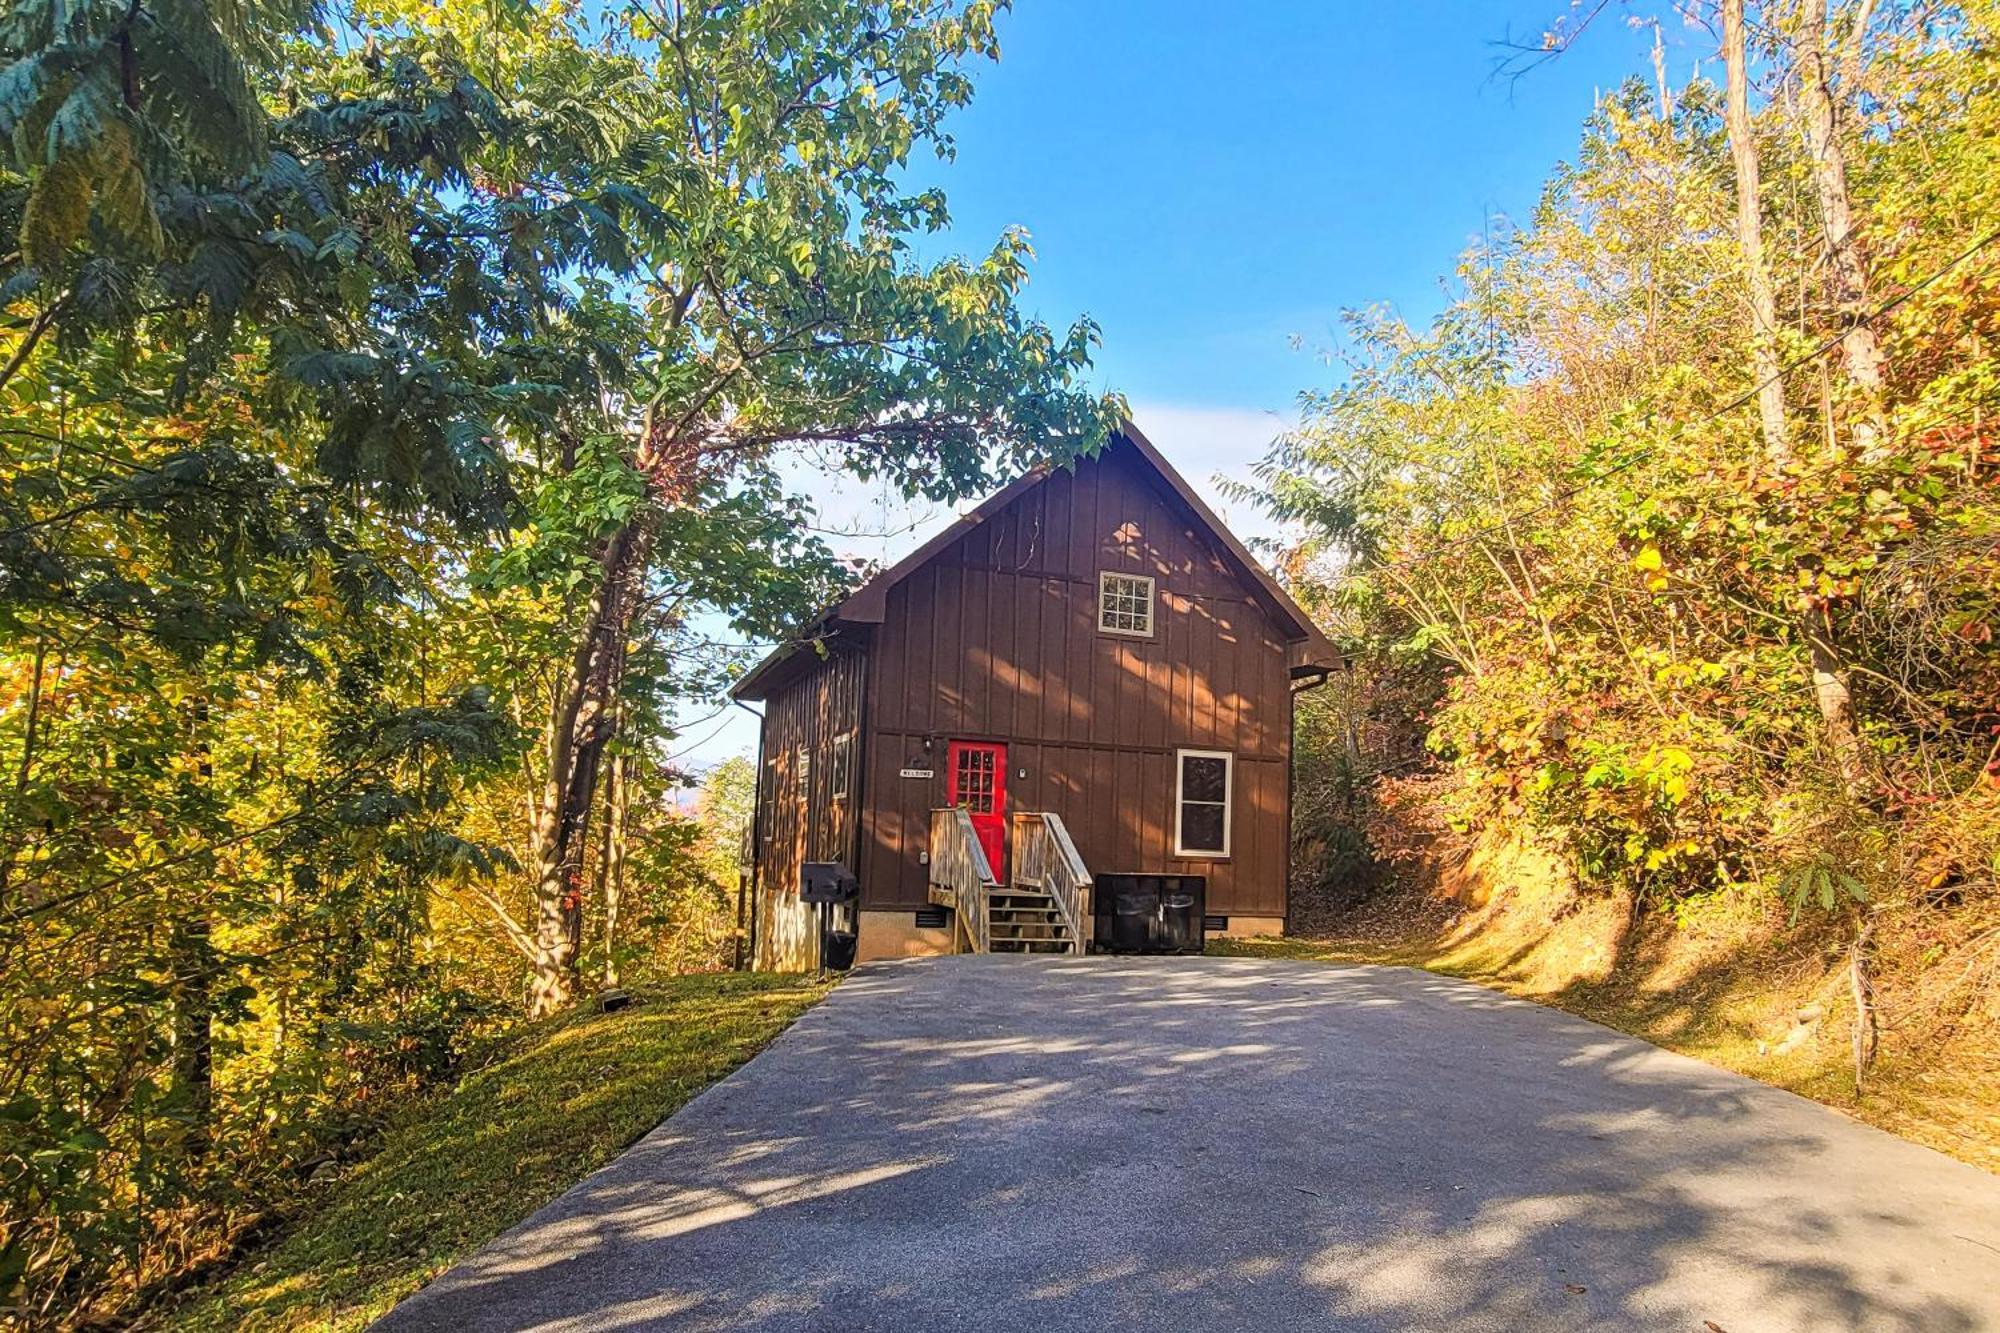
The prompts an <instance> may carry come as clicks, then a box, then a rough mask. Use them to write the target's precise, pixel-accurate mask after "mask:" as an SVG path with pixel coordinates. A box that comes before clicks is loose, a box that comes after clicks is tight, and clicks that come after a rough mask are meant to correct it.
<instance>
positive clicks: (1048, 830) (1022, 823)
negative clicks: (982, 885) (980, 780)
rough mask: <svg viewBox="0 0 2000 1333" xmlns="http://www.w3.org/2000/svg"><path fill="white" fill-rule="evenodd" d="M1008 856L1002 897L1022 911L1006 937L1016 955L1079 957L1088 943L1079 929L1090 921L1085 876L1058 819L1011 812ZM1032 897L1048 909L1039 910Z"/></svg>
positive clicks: (1044, 813) (1037, 813) (1047, 813)
mask: <svg viewBox="0 0 2000 1333" xmlns="http://www.w3.org/2000/svg"><path fill="white" fill-rule="evenodd" d="M1012 851H1013V856H1012V858H1011V859H1012V861H1013V866H1012V871H1011V873H1010V874H1009V876H1008V878H1009V880H1010V884H1009V886H1008V892H1009V893H1010V894H1012V895H1013V901H1015V902H1017V903H1021V904H1022V907H1023V910H1022V911H1021V912H1020V913H1019V914H1018V915H1016V916H1015V918H1014V922H1015V923H1016V925H1017V929H1016V930H1014V931H1013V932H1012V933H1013V934H1014V936H1015V938H1016V940H1018V941H1019V948H1020V950H1021V951H1022V952H1028V953H1033V952H1043V951H1056V952H1062V953H1067V954H1074V955H1081V954H1082V953H1083V952H1084V951H1085V949H1086V948H1087V947H1088V945H1089V941H1090V936H1089V935H1088V934H1087V933H1086V930H1085V924H1084V923H1085V922H1087V921H1089V920H1090V870H1089V867H1087V866H1085V865H1084V863H1083V857H1082V856H1081V855H1080V854H1079V853H1078V852H1077V850H1076V843H1075V842H1074V841H1072V840H1071V838H1070V836H1069V829H1068V828H1067V827H1066V826H1065V825H1064V824H1063V821H1062V816H1061V815H1058V814H1056V813H1055V812H1054V811H1053V810H1034V811H1030V810H1021V811H1016V812H1015V814H1014V837H1013V846H1012ZM1037 896H1039V897H1041V898H1043V899H1046V901H1047V903H1048V906H1047V907H1042V906H1040V905H1039V904H1038V903H1037V902H1036V897H1037ZM1042 925H1046V927H1047V928H1046V929H1043V928H1041V926H1042ZM1038 945H1048V946H1060V947H1059V948H1054V949H1050V950H1041V949H1038V948H1037V946H1038Z"/></svg>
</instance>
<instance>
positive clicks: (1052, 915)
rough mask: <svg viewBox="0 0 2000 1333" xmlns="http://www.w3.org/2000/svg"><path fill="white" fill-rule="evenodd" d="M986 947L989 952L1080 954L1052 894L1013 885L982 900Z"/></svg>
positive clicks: (1027, 886) (1037, 888) (1074, 933)
mask: <svg viewBox="0 0 2000 1333" xmlns="http://www.w3.org/2000/svg"><path fill="white" fill-rule="evenodd" d="M986 934H987V939H986V947H987V949H988V950H989V951H990V952H992V953H1082V952H1083V950H1081V949H1078V948H1076V947H1075V945H1076V932H1075V931H1073V930H1071V929H1070V928H1069V922H1067V921H1065V920H1063V914H1062V908H1061V907H1059V906H1058V905H1057V904H1056V900H1055V895H1054V894H1052V893H1050V892H1049V891H1048V890H1047V889H1043V888H1040V887H1038V886H1036V885H1033V884H1013V885H1010V886H1009V887H1007V888H1005V889H998V890H995V891H994V892H993V893H992V894H991V895H989V896H988V898H987V899H986Z"/></svg>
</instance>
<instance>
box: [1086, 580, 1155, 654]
mask: <svg viewBox="0 0 2000 1333" xmlns="http://www.w3.org/2000/svg"><path fill="white" fill-rule="evenodd" d="M1097 628H1098V629H1099V630H1100V631H1102V632H1103V633H1105V634H1127V635H1130V636H1131V637H1133V638H1135V639H1150V638H1152V637H1153V580H1152V577H1151V576H1150V575H1146V574H1114V573H1112V572H1111V571H1110V570H1108V569H1107V570H1101V571H1099V573H1098V575H1097Z"/></svg>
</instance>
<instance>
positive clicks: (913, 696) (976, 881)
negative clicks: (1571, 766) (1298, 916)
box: [733, 424, 1340, 968]
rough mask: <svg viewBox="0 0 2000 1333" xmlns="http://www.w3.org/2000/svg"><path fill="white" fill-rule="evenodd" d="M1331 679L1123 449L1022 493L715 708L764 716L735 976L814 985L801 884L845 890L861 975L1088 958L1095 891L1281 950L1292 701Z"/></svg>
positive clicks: (1305, 626) (1186, 495) (1159, 462)
mask: <svg viewBox="0 0 2000 1333" xmlns="http://www.w3.org/2000/svg"><path fill="white" fill-rule="evenodd" d="M1339 664H1340V659H1339V656H1338V654H1337V653H1336V651H1335V650H1334V648H1333V646H1332V645H1331V644H1330V643H1328V641H1327V640H1326V638H1325V636H1324V635H1322V634H1321V633H1320V632H1319V630H1318V629H1316V628H1315V627H1314V626H1313V624H1312V622H1311V621H1310V620H1309V619H1308V618H1307V616H1306V614H1305V613H1304V612H1303V611H1301V610H1300V609H1299V607H1298V606H1297V604H1296V603H1294V602H1293V601H1292V599H1291V598H1290V597H1289V596H1287V595H1286V593H1285V591H1284V590H1283V589H1282V588H1280V587H1279V586H1278V584H1277V583H1276V582H1275V581H1274V580H1273V579H1272V578H1271V576H1270V575H1269V574H1267V573H1266V572H1265V571H1264V569H1263V568H1262V567H1261V566H1260V565H1259V564H1258V563H1257V561H1256V560H1255V559H1254V558H1252V556H1251V555H1250V553H1249V552H1248V551H1246V550H1245V549H1244V548H1243V545H1242V543H1241V542H1239V541H1238V540H1237V539H1236V538H1235V537H1234V536H1232V535H1231V534H1230V533H1229V532H1228V530H1227V529H1225V528H1224V527H1223V526H1222V524H1221V522H1220V521H1219V520H1218V519H1217V518H1216V516H1215V515H1214V513H1212V512H1211V511H1210V510H1209V508H1208V507H1207V506H1206V505H1205V504H1203V503H1202V501H1201V500H1200V499H1199V498H1198V497H1197V496H1196V495H1195V493H1194V492H1193V491H1192V490H1191V489H1190V488H1189V487H1188V485H1187V483H1186V482H1185V481H1184V480H1182V479H1181V477H1180V476H1179V475H1178V474H1177V473H1176V472H1175V471H1174V469H1173V468H1172V466H1171V465H1169V464H1168V463H1167V461H1166V459H1164V458H1163V457H1161V456H1160V453H1159V451H1158V450H1157V449H1155V448H1154V447H1153V445H1152V444H1151V443H1150V442H1149V441H1147V439H1146V437H1145V436H1143V435H1142V434H1140V433H1139V431H1138V430H1137V429H1136V428H1135V427H1132V426H1130V425H1129V424H1128V426H1127V427H1126V429H1125V430H1124V431H1123V433H1122V434H1120V435H1118V436H1116V437H1114V438H1113V439H1112V441H1111V442H1110V443H1109V444H1108V445H1107V446H1106V447H1105V448H1104V449H1103V450H1102V451H1101V452H1100V453H1099V454H1097V456H1095V457H1093V458H1087V459H1082V460H1080V461H1078V462H1077V463H1076V464H1075V466H1074V467H1073V468H1061V467H1053V468H1051V467H1044V468H1037V469H1035V470H1033V471H1031V472H1029V473H1027V474H1026V475H1025V476H1023V477H1021V478H1020V479H1019V480H1017V481H1015V482H1014V483H1013V484H1011V485H1009V486H1007V487H1006V488H1005V489H1003V490H1001V491H999V492H998V493H997V494H995V495H993V496H992V497H990V498H989V499H987V500H986V501H985V503H983V504H981V505H980V506H979V507H978V508H977V509H975V510H973V511H972V512H971V513H969V514H966V515H965V516H963V517H962V518H960V519H959V520H958V521H957V522H956V523H955V524H954V525H953V526H952V527H951V528H950V529H948V530H947V531H945V532H943V533H941V534H939V536H938V537H936V538H935V539H934V540H932V541H930V542H929V543H927V544H926V545H925V546H924V547H923V548H922V549H920V550H918V551H917V552H916V553H914V554H913V555H911V556H910V557H909V558H908V559H906V560H904V561H902V562H901V563H899V564H897V565H895V566H894V567H893V568H890V569H887V570H884V571H883V572H882V573H880V574H878V575H876V576H875V577H874V578H872V579H870V580H869V581H868V582H867V583H866V584H865V585H864V586H862V587H861V588H860V589H859V590H857V591H856V592H855V593H854V594H853V595H852V596H850V597H848V598H847V600H845V601H844V602H842V603H840V605H838V606H836V607H835V608H833V610H831V611H830V612H828V613H827V614H826V615H825V616H823V617H822V618H821V619H820V620H819V621H817V622H816V623H815V624H814V625H813V626H812V627H811V629H810V630H809V632H808V633H807V635H805V636H804V637H802V638H801V639H800V640H799V641H797V642H794V643H791V644H787V645H785V646H783V647H781V648H779V649H778V650H777V651H776V652H774V653H772V654H771V655H770V656H769V657H767V658H766V659H765V660H764V661H763V662H761V663H759V664H758V665H757V666H756V667H755V668H754V669H753V670H752V671H751V672H750V673H749V674H748V675H746V676H745V677H744V678H743V679H742V680H741V681H740V682H738V684H737V686H736V688H735V690H734V691H733V693H734V695H735V697H736V698H738V699H744V700H762V701H764V705H765V707H764V723H763V734H762V738H761V746H760V755H759V765H758V770H759V783H758V791H757V810H756V815H755V819H754V823H753V829H752V835H751V840H752V845H753V852H752V855H751V856H750V857H748V858H747V860H748V864H749V867H750V872H749V876H748V882H747V884H746V886H745V906H746V909H747V910H746V911H745V913H744V914H745V915H746V916H747V917H748V918H749V919H748V921H747V923H746V925H747V927H748V929H749V932H750V939H751V944H750V952H751V957H752V959H753V960H754V963H755V965H756V966H759V967H782V968H799V967H810V966H813V965H814V964H815V963H816V962H817V961H818V957H817V954H818V949H819V930H818V925H817V920H816V911H817V909H815V908H813V907H811V906H810V905H808V904H806V903H803V902H801V901H800V897H799V887H800V876H801V868H802V866H803V865H804V864H805V863H806V862H809V861H831V862H840V863H843V864H844V865H846V866H848V867H850V868H851V869H852V871H853V873H854V874H855V876H856V877H857V878H858V880H859V887H860V903H859V913H858V921H859V932H860V938H859V942H858V948H859V957H860V958H861V959H863V960H866V959H870V958H882V957H892V956H898V955H905V954H920V953H946V952H952V951H954V950H962V949H974V950H986V949H994V950H1000V949H1015V950H1021V951H1062V952H1082V951H1083V950H1084V949H1085V948H1086V947H1088V945H1089V943H1090V935H1091V930H1092V921H1093V912H1092V907H1091V886H1092V882H1093V880H1094V879H1095V877H1097V876H1099V875H1104V874H1126V873H1133V874H1149V875H1150V874H1174V875H1201V876H1205V877H1206V890H1207V892H1206V907H1205V909H1204V910H1205V913H1206V916H1207V918H1208V927H1209V930H1210V932H1211V933H1214V932H1216V931H1221V932H1223V933H1226V934H1229V935H1255V934H1272V933H1276V932H1278V931H1280V930H1282V929H1283V927H1284V923H1285V916H1286V910H1287V904H1286V885H1287V881H1288V878H1289V876H1288V870H1289V866H1288V862H1289V849H1290V837H1289V831H1290V824H1291V750H1292V695H1293V694H1294V693H1295V692H1297V691H1299V690H1302V689H1307V688H1311V687H1312V686H1314V685H1317V684H1319V683H1320V682H1321V681H1323V680H1324V679H1325V678H1326V675H1327V673H1328V672H1329V671H1331V670H1334V669H1336V668H1337V667H1338V666H1339Z"/></svg>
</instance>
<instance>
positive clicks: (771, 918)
mask: <svg viewBox="0 0 2000 1333" xmlns="http://www.w3.org/2000/svg"><path fill="white" fill-rule="evenodd" d="M867 669H868V655H867V652H866V650H865V648H864V646H863V645H861V644H859V643H855V642H838V643H836V644H835V646H834V647H833V648H832V650H831V651H830V653H829V655H828V656H827V657H826V658H824V659H822V660H819V661H817V662H814V663H813V664H812V665H811V666H810V667H809V668H808V669H807V670H806V671H805V673H804V674H802V675H800V676H799V677H798V678H797V679H795V680H793V681H792V682H790V683H789V684H787V685H786V686H784V687H783V688H782V689H779V690H777V691H775V692H773V693H772V695H771V696H770V698H769V699H768V700H766V701H765V705H764V767H763V771H762V772H761V773H759V774H758V775H757V777H758V787H757V802H758V808H759V816H758V847H757V938H756V948H755V953H754V958H755V965H756V966H757V967H759V968H771V969H780V970H786V971H794V970H798V969H802V968H807V967H812V966H815V965H816V964H817V963H818V961H819V960H818V943H819V942H818V936H817V931H816V928H815V925H814V922H815V917H814V914H813V909H812V908H810V907H809V906H807V905H806V904H804V903H801V902H800V901H799V872H800V869H801V867H803V866H804V864H805V863H806V862H807V861H841V862H845V863H846V864H847V865H849V866H852V865H853V864H854V860H855V855H854V853H855V838H856V834H857V831H858V828H859V820H858V818H857V810H858V808H859V803H860V800H861V793H860V789H859V783H860V772H861V749H862V738H861V735H860V729H861V703H862V694H863V690H864V688H865V682H866V679H867ZM843 737H844V738H845V740H844V741H843V740H842V738H843ZM843 767H844V768H845V770H846V771H845V774H844V775H843V772H842V769H843ZM843 778H844V780H843Z"/></svg>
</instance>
